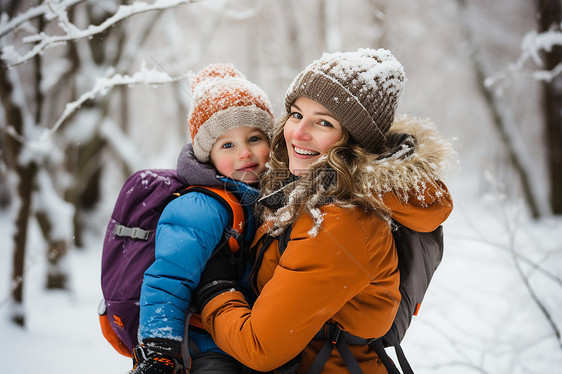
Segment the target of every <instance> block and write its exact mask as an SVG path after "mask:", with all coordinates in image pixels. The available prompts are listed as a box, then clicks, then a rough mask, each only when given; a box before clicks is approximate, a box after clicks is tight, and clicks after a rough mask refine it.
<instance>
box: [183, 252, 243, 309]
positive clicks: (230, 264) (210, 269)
mask: <svg viewBox="0 0 562 374" xmlns="http://www.w3.org/2000/svg"><path fill="white" fill-rule="evenodd" d="M239 261H241V260H240V256H239V255H237V254H232V253H231V252H230V249H229V248H220V249H218V250H217V251H216V252H215V253H214V254H213V255H212V256H211V258H210V259H209V261H207V265H206V266H205V269H204V270H203V272H202V273H201V280H200V281H199V286H197V288H196V289H195V290H194V292H193V294H194V295H195V305H196V306H197V310H198V311H201V310H203V307H204V306H205V305H206V304H207V303H208V302H209V301H211V299H213V298H214V297H215V296H217V295H219V294H221V293H223V292H226V291H229V290H234V289H236V279H237V278H238V273H239V266H238V262H239Z"/></svg>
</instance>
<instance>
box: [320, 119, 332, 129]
mask: <svg viewBox="0 0 562 374" xmlns="http://www.w3.org/2000/svg"><path fill="white" fill-rule="evenodd" d="M320 124H321V125H322V126H326V127H334V126H333V125H332V124H331V123H330V122H328V121H324V120H321V121H320Z"/></svg>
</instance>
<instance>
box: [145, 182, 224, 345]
mask: <svg viewBox="0 0 562 374" xmlns="http://www.w3.org/2000/svg"><path fill="white" fill-rule="evenodd" d="M227 224H228V211H227V209H226V208H225V207H224V206H222V205H221V203H220V202H218V201H217V200H216V199H214V198H212V197H210V196H207V195H205V194H203V193H200V192H190V193H187V194H185V195H182V196H181V197H179V198H177V199H175V200H173V201H172V202H171V203H169V204H168V205H167V206H166V208H165V209H164V211H163V212H162V215H161V216H160V220H159V221H158V227H157V229H156V243H155V261H154V263H153V264H152V265H151V266H150V267H149V268H148V269H147V270H146V272H145V273H144V280H143V283H142V287H141V296H140V324H139V341H142V340H143V339H146V338H149V337H150V338H155V337H157V338H166V339H173V340H182V338H183V333H184V321H185V317H186V312H187V309H188V307H189V303H190V301H191V292H192V290H193V289H194V288H195V287H196V286H197V285H198V284H199V279H200V277H201V272H202V271H203V269H204V268H205V264H206V263H207V260H208V259H209V257H210V256H211V254H212V253H213V249H215V247H216V246H217V245H218V244H219V242H220V240H221V238H222V236H223V232H224V228H225V226H226V225H227Z"/></svg>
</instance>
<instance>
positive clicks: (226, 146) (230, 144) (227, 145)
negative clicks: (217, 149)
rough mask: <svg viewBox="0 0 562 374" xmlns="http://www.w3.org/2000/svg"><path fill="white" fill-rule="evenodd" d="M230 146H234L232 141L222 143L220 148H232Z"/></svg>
mask: <svg viewBox="0 0 562 374" xmlns="http://www.w3.org/2000/svg"><path fill="white" fill-rule="evenodd" d="M232 147H234V144H233V143H231V142H226V143H224V144H223V145H222V147H221V148H232Z"/></svg>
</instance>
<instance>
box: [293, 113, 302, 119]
mask: <svg viewBox="0 0 562 374" xmlns="http://www.w3.org/2000/svg"><path fill="white" fill-rule="evenodd" d="M291 117H293V118H296V119H302V114H300V113H299V112H293V113H291Z"/></svg>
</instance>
